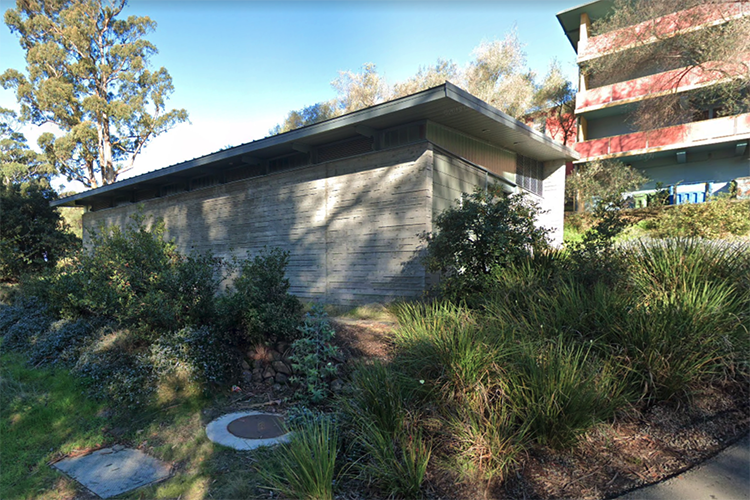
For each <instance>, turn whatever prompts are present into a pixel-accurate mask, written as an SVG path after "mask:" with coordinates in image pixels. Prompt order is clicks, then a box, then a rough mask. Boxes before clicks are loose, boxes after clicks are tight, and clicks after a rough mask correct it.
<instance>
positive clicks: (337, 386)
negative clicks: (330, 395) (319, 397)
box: [331, 379, 344, 392]
mask: <svg viewBox="0 0 750 500" xmlns="http://www.w3.org/2000/svg"><path fill="white" fill-rule="evenodd" d="M343 388H344V383H343V382H342V381H341V380H339V379H336V380H334V381H333V382H331V390H332V391H333V392H341V390H342V389H343Z"/></svg>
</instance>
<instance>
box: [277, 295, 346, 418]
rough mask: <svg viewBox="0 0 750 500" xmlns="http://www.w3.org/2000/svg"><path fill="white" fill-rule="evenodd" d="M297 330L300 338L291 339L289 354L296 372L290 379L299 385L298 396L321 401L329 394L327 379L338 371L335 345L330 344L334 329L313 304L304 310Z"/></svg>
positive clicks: (312, 400)
mask: <svg viewBox="0 0 750 500" xmlns="http://www.w3.org/2000/svg"><path fill="white" fill-rule="evenodd" d="M299 332H300V338H298V339H297V340H295V341H294V342H293V343H292V355H291V356H290V357H289V359H290V360H291V361H292V368H293V369H294V372H295V374H294V375H293V376H292V378H291V379H290V380H291V381H292V382H294V383H298V384H300V385H301V386H302V390H303V394H300V396H301V397H305V398H309V399H310V401H311V402H313V403H320V402H322V401H323V400H324V399H325V398H326V397H327V396H328V392H329V389H328V383H329V382H330V381H331V379H332V378H333V377H335V376H336V373H337V371H338V369H337V367H336V365H335V364H334V360H333V358H334V357H336V356H337V355H338V352H339V351H338V347H336V346H334V345H332V344H331V341H332V340H333V337H334V336H335V332H334V331H333V328H331V324H330V323H329V322H328V314H327V313H326V312H325V311H324V310H323V308H322V307H321V306H314V307H313V308H312V310H311V311H310V312H308V313H307V314H305V320H304V324H303V325H302V326H300V327H299Z"/></svg>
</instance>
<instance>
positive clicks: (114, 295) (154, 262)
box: [47, 214, 221, 338]
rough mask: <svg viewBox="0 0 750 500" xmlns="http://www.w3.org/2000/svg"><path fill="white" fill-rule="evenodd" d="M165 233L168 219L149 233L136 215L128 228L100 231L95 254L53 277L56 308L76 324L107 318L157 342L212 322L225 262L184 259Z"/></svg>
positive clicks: (93, 245) (51, 285)
mask: <svg viewBox="0 0 750 500" xmlns="http://www.w3.org/2000/svg"><path fill="white" fill-rule="evenodd" d="M164 231H165V228H164V223H163V222H162V221H157V222H155V223H154V224H153V227H151V228H148V227H147V226H146V224H145V218H144V216H143V215H142V214H136V215H134V216H133V217H132V218H131V220H130V221H129V222H128V223H127V224H126V225H125V226H124V227H122V228H120V227H118V226H111V227H107V228H104V227H103V228H100V230H99V231H98V232H94V233H93V234H92V235H91V242H90V250H89V249H87V250H82V251H80V252H79V253H78V254H76V255H75V256H74V257H73V258H71V259H70V261H69V262H67V263H65V265H63V266H62V267H61V268H60V269H59V270H58V272H57V273H56V274H54V275H53V276H51V277H49V278H48V279H47V281H48V285H49V286H48V288H49V291H48V294H49V299H50V302H51V306H52V308H53V309H54V310H55V311H57V312H58V313H59V314H61V315H62V316H64V317H67V318H71V319H77V318H87V317H100V318H106V319H109V320H112V321H115V322H117V323H119V324H121V325H123V326H127V327H129V328H133V329H134V330H135V331H137V332H138V333H140V334H142V335H144V336H146V337H149V338H157V337H158V336H159V335H160V334H161V333H165V332H169V331H171V330H173V329H174V328H176V327H177V328H180V327H184V326H201V325H205V324H209V323H210V322H212V321H213V320H214V317H215V305H214V301H215V295H216V293H217V291H218V288H219V283H220V280H221V275H220V271H221V261H220V260H218V259H215V258H213V257H212V256H211V255H210V254H205V255H190V256H187V257H184V256H182V255H180V254H179V253H178V252H177V250H176V249H175V245H174V243H172V242H170V241H166V240H165V239H164Z"/></svg>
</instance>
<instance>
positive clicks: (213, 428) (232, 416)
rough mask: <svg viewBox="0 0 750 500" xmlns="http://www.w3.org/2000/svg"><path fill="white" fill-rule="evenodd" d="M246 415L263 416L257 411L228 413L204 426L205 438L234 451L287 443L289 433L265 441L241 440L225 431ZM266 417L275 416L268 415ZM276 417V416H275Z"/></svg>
mask: <svg viewBox="0 0 750 500" xmlns="http://www.w3.org/2000/svg"><path fill="white" fill-rule="evenodd" d="M248 415H263V412H258V411H242V412H237V413H228V414H226V415H224V416H222V417H219V418H217V419H216V420H214V421H213V422H211V423H210V424H208V425H207V426H206V436H208V439H210V440H211V441H213V442H214V443H217V444H221V445H224V446H228V447H230V448H234V449H235V450H254V449H255V448H260V447H261V446H274V445H277V444H279V443H286V442H288V441H289V438H290V433H289V432H287V433H286V434H283V435H281V436H278V437H273V438H267V439H243V438H240V437H237V436H235V435H233V434H231V433H230V432H229V431H228V430H227V426H228V425H229V423H230V422H232V421H233V420H237V419H238V418H242V417H247V416H248ZM268 415H276V414H272V413H269V414H268ZM276 416H278V415H276Z"/></svg>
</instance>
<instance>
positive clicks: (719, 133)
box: [575, 113, 750, 159]
mask: <svg viewBox="0 0 750 500" xmlns="http://www.w3.org/2000/svg"><path fill="white" fill-rule="evenodd" d="M735 136H741V137H743V138H747V137H750V113H744V114H741V115H735V116H725V117H722V118H714V119H712V120H703V121H700V122H692V123H686V124H684V125H676V126H674V127H666V128H660V129H655V130H649V131H645V132H634V133H632V134H625V135H616V136H613V137H604V138H602V139H593V140H590V141H583V142H578V143H576V145H575V149H576V151H578V153H579V154H580V155H581V159H594V158H601V157H607V158H608V157H617V156H624V155H633V154H642V153H649V152H654V151H661V150H670V149H680V148H684V147H690V146H699V145H701V144H711V143H715V142H720V141H721V140H723V139H731V138H732V137H735Z"/></svg>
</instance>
